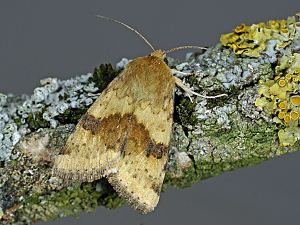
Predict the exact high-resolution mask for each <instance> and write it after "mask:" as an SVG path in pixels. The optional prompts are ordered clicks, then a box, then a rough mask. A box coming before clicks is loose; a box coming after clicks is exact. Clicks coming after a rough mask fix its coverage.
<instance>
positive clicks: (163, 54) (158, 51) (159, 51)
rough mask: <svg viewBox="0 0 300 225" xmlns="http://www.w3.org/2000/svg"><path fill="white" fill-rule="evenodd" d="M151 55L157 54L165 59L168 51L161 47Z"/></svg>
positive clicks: (156, 55)
mask: <svg viewBox="0 0 300 225" xmlns="http://www.w3.org/2000/svg"><path fill="white" fill-rule="evenodd" d="M150 55H151V56H155V57H157V58H159V59H162V60H164V59H165V58H166V52H165V51H163V50H160V49H158V50H155V51H153V52H152V53H151V54H150Z"/></svg>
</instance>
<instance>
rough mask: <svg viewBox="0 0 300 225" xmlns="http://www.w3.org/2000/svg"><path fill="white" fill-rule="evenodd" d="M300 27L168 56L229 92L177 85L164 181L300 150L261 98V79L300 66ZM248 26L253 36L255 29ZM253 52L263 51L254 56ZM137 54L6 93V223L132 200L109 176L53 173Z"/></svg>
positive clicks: (0, 126) (0, 103) (206, 84)
mask: <svg viewBox="0 0 300 225" xmlns="http://www.w3.org/2000/svg"><path fill="white" fill-rule="evenodd" d="M295 18H296V17H295ZM293 21H294V20H293ZM293 21H292V20H291V19H289V20H288V23H287V24H288V29H292V28H291V27H290V25H291V24H294V25H295V26H298V22H296V21H294V22H293ZM280 23H283V22H280ZM259 26H260V27H261V26H262V25H259ZM244 28H245V27H244ZM245 29H246V28H245ZM247 29H250V30H251V29H252V28H249V27H248V28H247ZM261 29H265V28H261ZM297 29H298V28H297V27H295V29H294V30H293V32H292V34H293V35H290V36H289V39H288V40H287V41H284V42H282V40H281V38H282V37H281V36H276V35H273V36H272V37H271V38H268V39H264V41H263V42H260V43H263V45H261V46H263V48H262V47H257V46H254V47H253V46H252V47H253V48H252V47H251V46H250V47H251V48H252V50H251V49H250V50H247V51H244V50H243V51H242V54H240V52H239V51H233V50H232V46H230V45H226V46H222V45H221V44H217V45H216V46H214V47H212V48H209V49H208V50H207V51H205V52H203V53H201V54H189V55H188V57H187V59H186V61H184V62H179V61H176V60H172V59H170V58H169V59H168V62H169V66H170V67H172V68H176V69H177V70H180V71H183V72H194V75H192V76H183V77H181V79H182V80H183V81H184V83H186V85H187V86H190V88H191V89H192V90H194V91H196V92H199V93H201V94H204V95H216V94H220V93H227V94H228V96H226V97H222V98H217V99H204V98H200V97H195V96H192V100H193V101H192V102H191V101H190V100H189V98H188V97H187V95H186V93H184V92H183V91H182V90H180V89H176V90H175V107H174V109H175V112H174V125H173V134H172V139H171V144H170V150H169V160H168V164H167V173H166V178H165V182H164V186H163V189H164V190H166V189H167V188H168V187H169V186H176V187H187V186H190V185H191V184H193V183H195V182H198V181H199V180H202V179H205V178H208V177H211V176H216V175H218V174H220V173H222V172H224V171H229V170H233V169H236V168H240V167H244V166H251V165H255V164H257V163H259V162H261V161H263V160H266V159H269V158H272V157H274V156H279V155H283V154H286V153H289V152H293V151H296V150H298V149H299V142H298V141H295V142H294V145H293V146H282V145H280V144H279V143H280V140H279V138H278V131H279V129H280V127H278V126H276V125H275V124H274V123H273V122H272V119H273V118H272V117H271V116H270V114H268V113H267V112H266V111H265V110H262V109H261V108H259V107H257V106H256V105H255V104H254V103H255V101H256V99H257V98H260V97H261V96H260V95H259V93H261V92H260V88H261V85H262V82H261V80H263V81H267V80H273V79H274V77H275V76H278V74H280V73H282V74H284V75H286V74H285V73H286V71H290V70H293V71H294V70H296V71H297V68H298V67H299V63H293V62H294V61H293V60H291V59H293V57H296V58H297V54H298V53H299V50H300V38H299V35H298V33H297V32H298V30H297ZM239 32H240V31H239ZM243 32H244V33H242V35H244V37H245V33H246V32H248V31H243ZM266 33H268V32H266ZM277 37H278V39H276V38H277ZM231 41H232V40H231ZM281 42H282V43H283V44H281V45H280V46H279V45H278V43H281ZM251 51H252V53H253V54H254V53H255V54H256V55H255V57H252V56H254V55H249V54H250V53H251ZM244 53H249V54H244ZM252 53H251V54H252ZM258 53H259V55H257V54H258ZM128 61H129V60H127V59H122V61H121V62H120V63H118V64H117V69H116V70H115V69H113V67H112V66H110V65H101V66H100V67H99V68H96V69H95V71H94V73H93V74H88V75H82V76H78V77H75V78H73V79H70V80H65V81H62V80H58V79H55V78H52V79H45V80H42V81H41V86H40V87H38V88H36V89H35V90H34V93H33V94H32V95H31V96H21V97H16V96H13V95H3V94H0V118H1V119H0V140H1V142H0V173H1V176H0V221H1V223H2V224H17V225H19V224H20V225H22V224H26V225H27V224H33V223H34V222H35V221H38V220H52V219H56V218H60V217H64V216H69V215H76V214H78V213H79V212H81V211H90V210H94V209H95V208H96V207H98V206H100V205H103V206H105V207H108V208H116V207H119V206H122V205H123V204H124V201H123V200H122V199H120V198H119V197H118V196H117V195H116V193H115V192H114V191H113V189H112V188H111V186H110V185H109V184H108V183H107V181H106V180H105V179H101V180H98V181H94V182H92V183H76V182H70V183H66V182H65V181H63V180H61V179H59V178H57V177H53V176H52V173H51V168H52V165H53V160H54V159H55V157H56V156H57V154H60V153H61V150H62V148H63V146H64V143H65V141H66V139H67V137H68V136H69V134H70V133H71V132H72V130H73V129H74V125H75V124H76V123H77V121H78V119H79V118H80V117H81V115H82V114H83V113H84V112H85V111H86V110H87V108H88V107H89V105H91V104H92V102H93V101H94V100H95V99H96V98H97V96H98V95H99V93H100V92H101V91H102V90H103V89H104V88H105V87H106V86H107V84H108V83H109V82H110V81H111V80H112V79H113V78H114V77H115V76H117V74H118V73H119V71H120V70H122V69H123V68H124V66H125V65H126V64H127V63H128ZM276 66H277V67H276ZM282 74H281V75H282ZM177 76H179V77H180V74H178V75H177ZM299 99H300V98H299ZM295 100H297V99H295ZM286 136H287V137H285V138H290V137H291V136H290V135H289V134H288V135H286Z"/></svg>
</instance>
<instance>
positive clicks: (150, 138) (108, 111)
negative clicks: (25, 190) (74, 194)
mask: <svg viewBox="0 0 300 225" xmlns="http://www.w3.org/2000/svg"><path fill="white" fill-rule="evenodd" d="M98 17H100V18H104V19H109V20H113V21H114V22H117V23H119V24H122V25H124V26H126V27H127V28H129V29H131V30H133V31H134V32H136V33H137V34H138V35H139V36H141V37H142V38H143V39H144V40H145V41H146V42H147V44H149V46H150V47H151V48H152V49H153V52H152V53H151V54H150V55H149V56H145V57H139V58H136V59H134V60H132V61H131V62H129V63H128V65H127V66H126V68H125V69H124V70H123V71H122V72H121V73H120V74H119V75H118V76H117V77H116V78H115V79H114V80H113V81H112V82H111V83H110V84H109V85H108V87H107V88H106V89H105V90H104V91H103V92H102V93H101V95H100V96H99V97H98V98H97V100H96V101H95V102H94V103H93V105H92V106H91V107H90V108H89V109H88V111H87V112H86V114H85V115H84V116H83V117H82V118H81V119H80V121H79V122H78V124H77V126H76V128H75V131H74V132H73V133H72V134H71V135H70V137H69V138H68V140H67V143H66V145H65V147H64V153H63V155H59V156H57V158H56V159H55V162H54V167H53V174H54V175H55V176H59V177H61V178H63V179H74V180H80V181H88V182H91V181H94V180H96V179H99V178H101V177H107V179H108V181H109V182H110V184H111V185H112V186H113V188H114V189H115V190H116V191H117V193H118V194H119V195H120V196H121V197H123V198H125V199H126V200H127V201H128V202H129V204H130V205H131V206H133V207H134V208H135V209H138V210H140V211H141V212H142V213H148V212H150V211H152V210H153V209H154V207H155V206H156V205H157V203H158V201H159V196H160V191H161V187H162V184H163V180H164V176H165V166H166V163H167V159H168V148H169V143H170V137H171V133H172V123H173V108H174V101H173V95H174V88H175V84H178V85H179V86H180V87H181V88H183V89H184V90H185V91H186V92H187V93H188V94H197V93H195V92H193V91H191V90H190V89H188V88H187V87H185V86H184V85H183V83H182V82H181V80H180V79H178V78H176V77H174V76H173V74H172V70H171V69H170V68H169V67H168V66H167V64H166V63H165V62H164V58H165V56H166V53H167V51H161V50H154V48H153V47H152V45H151V44H150V43H149V42H148V41H147V40H146V39H145V38H144V37H143V36H142V35H141V34H139V33H138V32H137V31H136V30H134V29H133V28H131V27H129V26H128V25H126V24H124V23H122V22H120V21H117V20H114V19H111V18H108V17H103V16H98ZM189 47H194V46H183V47H179V48H176V49H175V50H177V49H180V48H189ZM173 50H174V49H171V50H169V51H168V52H170V51H173ZM197 95H199V94H197ZM223 95H224V94H223ZM223 95H220V96H223ZM199 96H201V95H199ZM202 97H203V96H202ZM206 97H211V98H215V97H219V96H206Z"/></svg>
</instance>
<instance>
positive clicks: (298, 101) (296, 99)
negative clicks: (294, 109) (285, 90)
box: [291, 95, 300, 106]
mask: <svg viewBox="0 0 300 225" xmlns="http://www.w3.org/2000/svg"><path fill="white" fill-rule="evenodd" d="M291 103H292V104H293V105H294V106H299V105H300V96H299V95H294V96H292V97H291Z"/></svg>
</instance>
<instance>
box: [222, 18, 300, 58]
mask: <svg viewBox="0 0 300 225" xmlns="http://www.w3.org/2000/svg"><path fill="white" fill-rule="evenodd" d="M299 27H300V25H299V22H298V21H297V17H296V16H293V17H289V18H287V19H286V20H270V21H267V22H265V23H259V24H253V25H251V26H248V25H245V24H241V25H239V26H237V27H236V28H235V29H234V30H233V32H232V33H229V34H223V35H222V36H221V38H220V41H221V43H222V45H223V46H227V47H230V48H231V49H232V50H233V52H234V53H235V54H243V55H247V56H250V57H259V56H260V55H261V53H262V52H263V51H265V50H266V48H267V45H268V41H270V40H274V41H276V46H275V47H276V48H277V49H278V48H285V47H286V46H288V45H289V44H290V43H291V42H292V40H293V39H294V38H295V35H296V34H295V33H296V30H297V29H299Z"/></svg>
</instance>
